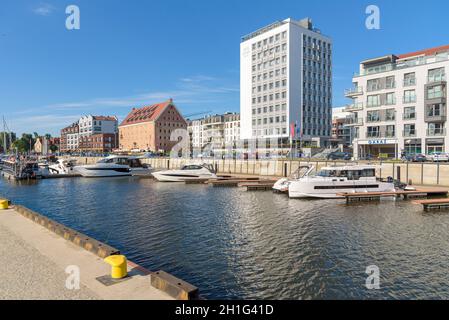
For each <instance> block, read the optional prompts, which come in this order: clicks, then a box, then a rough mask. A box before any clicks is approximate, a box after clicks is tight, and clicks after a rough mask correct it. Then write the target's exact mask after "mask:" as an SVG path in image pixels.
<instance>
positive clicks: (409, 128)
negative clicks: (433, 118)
mask: <svg viewBox="0 0 449 320" xmlns="http://www.w3.org/2000/svg"><path fill="white" fill-rule="evenodd" d="M415 130H416V129H415V124H405V125H404V137H414V136H415V135H416V131H415Z"/></svg>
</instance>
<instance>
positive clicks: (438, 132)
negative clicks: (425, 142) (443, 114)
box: [427, 128, 446, 137]
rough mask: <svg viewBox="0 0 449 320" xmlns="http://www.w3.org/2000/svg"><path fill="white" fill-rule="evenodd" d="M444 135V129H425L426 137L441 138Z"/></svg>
mask: <svg viewBox="0 0 449 320" xmlns="http://www.w3.org/2000/svg"><path fill="white" fill-rule="evenodd" d="M445 135H446V129H445V128H439V129H437V128H434V129H427V136H428V137H442V136H445Z"/></svg>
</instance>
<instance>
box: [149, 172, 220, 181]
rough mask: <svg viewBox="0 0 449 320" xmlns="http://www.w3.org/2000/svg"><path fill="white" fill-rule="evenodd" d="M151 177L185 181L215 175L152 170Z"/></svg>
mask: <svg viewBox="0 0 449 320" xmlns="http://www.w3.org/2000/svg"><path fill="white" fill-rule="evenodd" d="M152 175H153V177H154V178H155V179H156V180H158V181H160V182H185V181H189V180H197V179H214V178H216V177H217V176H216V175H213V174H210V175H196V174H176V173H167V172H153V173H152Z"/></svg>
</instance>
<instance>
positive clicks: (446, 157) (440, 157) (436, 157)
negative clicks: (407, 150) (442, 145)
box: [427, 152, 449, 162]
mask: <svg viewBox="0 0 449 320" xmlns="http://www.w3.org/2000/svg"><path fill="white" fill-rule="evenodd" d="M427 160H428V161H432V162H449V154H447V153H444V152H433V153H431V154H429V155H428V156H427Z"/></svg>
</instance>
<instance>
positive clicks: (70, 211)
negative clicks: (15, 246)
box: [0, 176, 449, 299]
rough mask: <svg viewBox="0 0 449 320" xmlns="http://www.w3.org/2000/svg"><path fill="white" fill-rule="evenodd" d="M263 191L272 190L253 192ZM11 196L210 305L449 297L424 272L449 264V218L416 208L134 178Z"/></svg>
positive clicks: (439, 271)
mask: <svg viewBox="0 0 449 320" xmlns="http://www.w3.org/2000/svg"><path fill="white" fill-rule="evenodd" d="M259 184H260V186H259V187H260V189H264V188H265V187H266V189H268V190H269V191H263V190H258V192H247V190H246V188H247V187H249V188H250V189H251V187H254V186H258V185H259ZM259 187H258V189H259ZM439 191H440V192H441V190H439ZM0 194H1V195H3V196H4V197H6V198H9V199H12V200H13V201H14V202H15V203H18V204H22V205H25V206H27V207H29V208H31V209H33V210H35V211H37V212H40V213H42V214H43V215H45V216H47V217H49V218H50V219H53V220H55V221H57V222H59V223H63V224H65V225H68V226H70V227H71V228H74V229H76V230H79V231H80V232H82V233H84V234H86V235H88V236H90V237H94V238H95V239H98V240H99V241H104V242H105V243H107V244H109V245H111V246H113V247H116V248H119V249H120V251H121V252H122V253H123V254H125V255H126V256H127V257H128V258H129V259H131V260H132V261H135V262H136V263H138V264H139V265H142V266H143V267H145V268H148V269H150V270H161V269H162V270H164V271H167V272H169V273H170V274H173V275H174V276H176V277H179V278H181V279H183V280H185V281H187V282H189V283H192V284H194V285H195V286H197V287H198V288H199V289H200V292H201V295H202V297H204V298H206V299H218V298H224V299H314V298H315V299H319V298H330V299H334V298H337V299H340V298H342V299H347V298H376V297H377V298H380V297H385V295H387V296H391V297H395V298H437V297H438V298H443V297H447V296H449V291H448V290H447V287H446V286H445V285H443V283H445V281H449V278H448V276H447V274H446V272H445V269H446V268H447V267H449V265H447V266H445V263H444V262H442V265H441V266H440V267H438V268H435V267H434V266H432V267H430V266H429V265H428V264H427V263H421V261H430V260H432V259H436V257H438V259H440V261H449V259H445V258H444V257H445V256H446V255H447V253H446V248H447V243H448V242H449V238H448V237H447V235H446V231H445V228H444V227H443V226H444V225H445V223H449V220H448V217H449V216H447V215H446V214H444V211H443V213H442V214H439V215H424V214H423V211H422V209H421V208H420V207H419V206H416V205H415V204H413V203H411V202H409V201H391V200H389V198H385V199H383V200H382V201H379V202H373V203H363V204H362V203H359V204H358V203H353V205H351V206H347V205H346V202H345V200H344V199H325V200H308V199H289V198H288V197H287V196H286V195H285V194H277V193H273V192H272V191H271V186H270V187H269V186H268V184H267V185H264V184H263V183H261V182H256V181H254V180H252V182H244V183H242V182H240V187H232V188H213V187H211V185H209V184H204V183H201V184H190V183H189V184H186V183H163V182H158V181H156V180H154V179H140V178H139V177H132V176H130V177H116V178H107V179H102V178H92V179H48V180H47V179H44V180H41V181H38V182H37V181H36V182H33V181H22V182H21V181H19V182H13V181H8V180H5V179H1V180H0ZM31 194H32V195H33V196H30V195H31ZM124 204H125V205H124ZM211 208H213V210H211ZM385 220H386V221H388V224H385V223H383V222H384V221H385ZM429 232H431V233H432V237H429V236H428V235H429ZM372 243H376V245H375V246H374V247H373V246H372ZM367 247H369V248H370V250H369V251H366V250H365V249H366V248H367ZM441 257H443V259H441ZM371 264H379V265H381V268H382V269H384V270H386V271H385V272H386V273H385V274H384V275H383V277H382V281H383V282H382V283H383V288H385V290H383V291H382V290H380V291H375V292H373V291H367V290H366V289H365V287H364V286H363V285H362V284H363V283H364V279H365V274H364V271H365V268H366V266H367V265H371ZM405 266H407V267H405ZM417 274H418V275H419V276H416V275H417ZM436 277H438V278H439V279H441V282H437V283H435V282H432V281H431V279H435V278H436ZM310 279H314V280H313V282H311V281H310ZM331 279H332V280H331ZM436 292H438V294H436Z"/></svg>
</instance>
